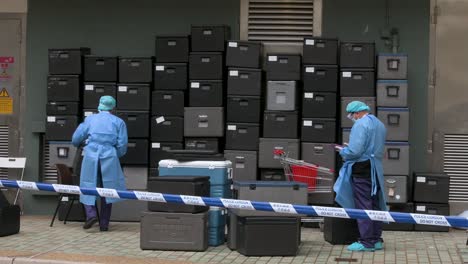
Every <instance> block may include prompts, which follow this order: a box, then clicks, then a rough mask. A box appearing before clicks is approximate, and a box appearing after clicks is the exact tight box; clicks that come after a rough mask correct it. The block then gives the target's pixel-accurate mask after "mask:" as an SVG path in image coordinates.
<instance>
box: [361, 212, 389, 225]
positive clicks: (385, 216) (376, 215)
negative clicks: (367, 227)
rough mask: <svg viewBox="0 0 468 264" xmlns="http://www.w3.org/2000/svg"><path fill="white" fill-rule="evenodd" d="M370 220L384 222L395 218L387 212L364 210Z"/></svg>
mask: <svg viewBox="0 0 468 264" xmlns="http://www.w3.org/2000/svg"><path fill="white" fill-rule="evenodd" d="M364 211H365V212H366V214H367V215H368V216H369V218H370V219H371V220H374V221H384V222H395V219H393V217H392V216H391V215H390V213H389V212H385V211H374V210H364Z"/></svg>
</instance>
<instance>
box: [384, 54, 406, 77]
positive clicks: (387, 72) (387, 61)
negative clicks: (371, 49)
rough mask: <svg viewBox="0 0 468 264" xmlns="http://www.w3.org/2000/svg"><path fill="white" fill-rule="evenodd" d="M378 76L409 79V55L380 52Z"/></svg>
mask: <svg viewBox="0 0 468 264" xmlns="http://www.w3.org/2000/svg"><path fill="white" fill-rule="evenodd" d="M377 78H379V79H394V80H403V79H408V55H407V54H394V53H380V54H378V55H377Z"/></svg>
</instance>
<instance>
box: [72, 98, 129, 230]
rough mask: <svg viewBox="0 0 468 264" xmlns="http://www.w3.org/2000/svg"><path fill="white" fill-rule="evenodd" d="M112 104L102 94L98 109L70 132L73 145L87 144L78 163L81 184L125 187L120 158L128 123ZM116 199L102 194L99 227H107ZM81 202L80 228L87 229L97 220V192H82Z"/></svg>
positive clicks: (124, 151) (112, 101)
mask: <svg viewBox="0 0 468 264" xmlns="http://www.w3.org/2000/svg"><path fill="white" fill-rule="evenodd" d="M115 104H116V102H115V99H114V98H113V97H112V96H108V95H106V96H102V97H101V98H100V100H99V106H98V110H99V113H98V114H93V115H91V116H88V117H87V118H86V119H85V120H84V122H83V123H81V124H80V125H79V126H78V128H77V129H76V131H75V133H74V134H73V138H72V143H73V145H74V146H76V147H78V146H80V145H81V144H82V143H85V144H86V146H85V147H84V154H83V162H82V164H81V174H80V187H84V188H95V187H104V188H111V189H117V190H125V178H124V175H123V172H122V168H121V167H120V161H119V158H120V157H122V156H123V155H125V153H126V152H127V143H128V136H127V127H126V125H125V122H124V121H123V120H122V119H120V118H118V117H117V116H115V115H113V114H112V113H111V111H112V110H113V109H114V107H115ZM118 200H119V199H116V198H101V210H100V223H99V226H100V230H101V231H107V230H108V227H109V220H110V216H111V211H112V203H114V202H116V201H118ZM80 202H81V203H83V204H84V207H85V212H86V222H85V224H84V225H83V228H84V229H89V228H91V227H92V226H93V225H94V224H95V223H97V222H98V219H97V211H96V206H95V205H96V196H92V195H81V196H80Z"/></svg>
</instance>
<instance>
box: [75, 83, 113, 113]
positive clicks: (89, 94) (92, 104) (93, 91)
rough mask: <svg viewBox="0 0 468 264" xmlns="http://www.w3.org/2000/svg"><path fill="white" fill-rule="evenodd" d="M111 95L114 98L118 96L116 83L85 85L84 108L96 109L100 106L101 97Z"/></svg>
mask: <svg viewBox="0 0 468 264" xmlns="http://www.w3.org/2000/svg"><path fill="white" fill-rule="evenodd" d="M104 95H110V96H112V97H114V98H116V96H117V85H116V83H110V82H103V83H94V82H86V83H84V91H83V108H85V109H86V108H89V109H96V108H97V107H98V105H99V99H101V96H104Z"/></svg>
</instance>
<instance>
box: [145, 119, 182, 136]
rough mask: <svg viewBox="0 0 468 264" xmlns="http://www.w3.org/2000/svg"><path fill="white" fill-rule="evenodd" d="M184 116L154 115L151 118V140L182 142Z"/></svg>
mask: <svg viewBox="0 0 468 264" xmlns="http://www.w3.org/2000/svg"><path fill="white" fill-rule="evenodd" d="M183 139H184V118H183V117H180V116H153V117H152V118H151V141H153V142H182V141H183Z"/></svg>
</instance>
